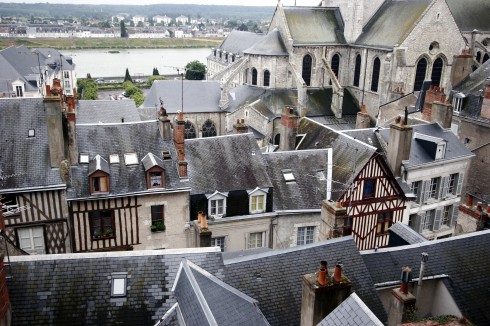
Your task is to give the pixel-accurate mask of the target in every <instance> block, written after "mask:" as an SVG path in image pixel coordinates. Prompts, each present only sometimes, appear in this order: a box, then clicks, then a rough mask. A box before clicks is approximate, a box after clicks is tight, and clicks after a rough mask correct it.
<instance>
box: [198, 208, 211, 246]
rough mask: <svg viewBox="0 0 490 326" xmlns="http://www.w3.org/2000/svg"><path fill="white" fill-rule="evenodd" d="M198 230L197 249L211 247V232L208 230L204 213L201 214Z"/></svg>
mask: <svg viewBox="0 0 490 326" xmlns="http://www.w3.org/2000/svg"><path fill="white" fill-rule="evenodd" d="M198 229H199V247H211V236H212V235H213V234H212V232H211V231H210V230H209V229H208V220H207V215H206V213H202V215H201V221H200V222H199V225H198Z"/></svg>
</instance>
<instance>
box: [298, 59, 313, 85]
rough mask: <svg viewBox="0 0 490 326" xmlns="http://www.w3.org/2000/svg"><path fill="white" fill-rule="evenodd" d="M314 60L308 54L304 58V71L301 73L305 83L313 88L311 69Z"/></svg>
mask: <svg viewBox="0 0 490 326" xmlns="http://www.w3.org/2000/svg"><path fill="white" fill-rule="evenodd" d="M312 63H313V59H312V58H311V55H309V54H307V55H305V56H304V57H303V69H302V71H301V77H303V80H304V81H305V84H306V86H311V68H312Z"/></svg>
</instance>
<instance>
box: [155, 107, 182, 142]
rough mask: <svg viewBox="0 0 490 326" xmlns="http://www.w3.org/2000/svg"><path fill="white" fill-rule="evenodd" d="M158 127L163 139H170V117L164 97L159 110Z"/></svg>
mask: <svg viewBox="0 0 490 326" xmlns="http://www.w3.org/2000/svg"><path fill="white" fill-rule="evenodd" d="M158 129H159V130H160V136H161V137H162V138H163V140H170V119H169V118H168V114H167V110H165V108H164V107H163V101H162V99H160V111H159V112H158ZM184 131H185V123H184Z"/></svg>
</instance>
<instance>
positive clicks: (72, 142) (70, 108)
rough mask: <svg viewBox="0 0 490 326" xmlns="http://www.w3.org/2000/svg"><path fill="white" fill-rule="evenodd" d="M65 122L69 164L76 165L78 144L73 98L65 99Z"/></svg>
mask: <svg viewBox="0 0 490 326" xmlns="http://www.w3.org/2000/svg"><path fill="white" fill-rule="evenodd" d="M65 102H66V105H67V109H66V113H65V114H66V121H67V125H68V151H69V154H68V156H69V158H70V162H71V164H77V163H78V142H77V129H76V124H77V112H76V98H75V97H73V96H68V97H66V100H65Z"/></svg>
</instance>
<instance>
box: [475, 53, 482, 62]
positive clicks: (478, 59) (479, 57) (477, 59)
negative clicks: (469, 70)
mask: <svg viewBox="0 0 490 326" xmlns="http://www.w3.org/2000/svg"><path fill="white" fill-rule="evenodd" d="M480 60H481V52H480V51H478V52H477V53H476V61H478V62H481V61H480Z"/></svg>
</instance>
